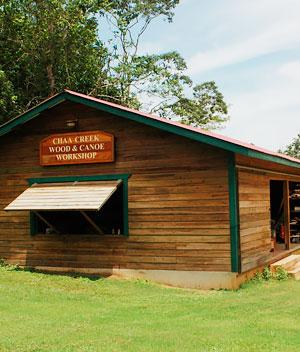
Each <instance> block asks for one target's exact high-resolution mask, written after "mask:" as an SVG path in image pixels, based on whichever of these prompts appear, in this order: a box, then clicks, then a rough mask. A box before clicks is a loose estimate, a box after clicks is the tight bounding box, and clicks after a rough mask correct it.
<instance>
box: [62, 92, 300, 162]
mask: <svg viewBox="0 0 300 352" xmlns="http://www.w3.org/2000/svg"><path fill="white" fill-rule="evenodd" d="M65 91H66V92H68V93H69V94H72V95H76V96H78V97H81V98H84V99H88V100H92V101H95V102H99V103H101V104H104V105H108V106H111V107H114V108H118V109H122V110H124V111H128V112H131V113H134V114H138V115H141V116H143V117H146V118H148V119H153V120H157V121H160V122H163V123H165V124H168V125H173V126H177V127H180V128H183V129H185V130H189V131H193V132H196V133H199V134H202V135H206V136H209V137H213V138H216V139H219V140H222V141H224V142H228V143H232V144H236V145H239V146H241V147H245V148H248V149H250V150H254V151H257V152H260V153H264V154H269V155H272V156H277V157H280V158H284V159H287V160H291V161H294V162H297V163H300V160H299V159H297V158H293V157H291V156H288V155H285V154H281V153H277V152H274V151H271V150H268V149H265V148H261V147H258V146H256V145H254V144H251V143H246V142H242V141H240V140H237V139H234V138H230V137H226V136H224V135H221V134H218V133H214V132H211V131H207V130H204V129H202V128H199V127H193V126H189V125H185V124H182V123H180V122H176V121H173V120H167V119H165V118H162V117H158V116H154V115H151V114H147V113H144V112H141V111H139V110H134V109H130V108H127V107H124V106H121V105H118V104H114V103H111V102H108V101H105V100H102V99H98V98H94V97H91V96H88V95H85V94H81V93H77V92H74V91H72V90H67V89H66V90H65Z"/></svg>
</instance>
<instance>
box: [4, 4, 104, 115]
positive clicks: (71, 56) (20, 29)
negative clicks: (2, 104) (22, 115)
mask: <svg viewBox="0 0 300 352" xmlns="http://www.w3.org/2000/svg"><path fill="white" fill-rule="evenodd" d="M97 3H99V5H98V6H96V1H81V0H47V1H43V0H36V1H30V0H10V1H2V3H1V6H0V52H1V56H0V67H2V71H3V72H4V74H3V75H4V76H5V77H6V80H7V82H10V83H9V84H10V90H11V94H12V96H14V97H15V100H16V106H18V109H13V108H12V111H13V112H14V113H15V114H16V113H17V112H18V110H20V111H24V110H26V109H28V108H30V107H31V106H33V105H35V104H37V103H39V102H40V101H41V100H43V99H45V98H47V97H49V96H51V95H53V94H55V93H57V92H59V91H61V90H62V89H64V88H69V89H74V90H77V91H82V92H88V91H89V90H91V89H93V88H94V86H95V83H96V81H97V80H99V79H100V78H102V77H103V76H105V70H104V69H103V68H104V66H105V62H106V49H105V48H104V47H103V45H102V43H101V42H100V41H99V40H98V37H97V26H98V22H97V19H96V17H95V13H96V12H97V11H99V10H101V9H103V7H104V5H105V3H104V2H103V1H102V2H101V4H100V1H98V2H97ZM7 117H10V114H7V113H6V112H5V111H3V110H2V118H7Z"/></svg>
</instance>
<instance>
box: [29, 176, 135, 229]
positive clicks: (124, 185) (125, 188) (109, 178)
mask: <svg viewBox="0 0 300 352" xmlns="http://www.w3.org/2000/svg"><path fill="white" fill-rule="evenodd" d="M130 176H131V174H109V175H90V176H59V177H38V178H29V179H27V182H28V185H29V186H32V185H33V184H35V183H39V184H43V183H55V182H76V181H78V182H80V181H113V180H122V190H123V204H122V206H123V228H124V231H123V233H122V234H121V235H123V236H129V222H128V179H129V177H130ZM30 234H31V236H34V235H36V234H37V218H36V216H35V215H34V213H33V212H30Z"/></svg>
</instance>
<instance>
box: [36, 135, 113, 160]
mask: <svg viewBox="0 0 300 352" xmlns="http://www.w3.org/2000/svg"><path fill="white" fill-rule="evenodd" d="M112 161H114V136H113V135H112V134H110V133H107V132H103V131H89V132H74V133H65V134H57V135H52V136H49V137H47V138H45V139H43V140H42V141H41V144H40V162H41V165H43V166H46V165H65V164H84V163H99V162H100V163H101V162H102V163H104V162H112Z"/></svg>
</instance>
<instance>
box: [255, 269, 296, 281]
mask: <svg viewBox="0 0 300 352" xmlns="http://www.w3.org/2000/svg"><path fill="white" fill-rule="evenodd" d="M288 278H289V274H288V272H287V271H286V270H285V269H284V268H282V267H280V266H279V267H277V268H276V271H275V272H272V271H271V269H270V268H269V267H268V266H266V267H265V268H264V270H263V271H262V272H257V273H256V274H255V276H254V278H253V280H254V281H260V282H262V281H270V280H278V281H284V280H287V279H288Z"/></svg>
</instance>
